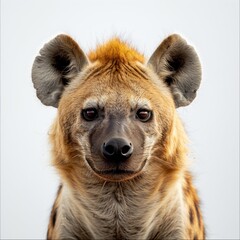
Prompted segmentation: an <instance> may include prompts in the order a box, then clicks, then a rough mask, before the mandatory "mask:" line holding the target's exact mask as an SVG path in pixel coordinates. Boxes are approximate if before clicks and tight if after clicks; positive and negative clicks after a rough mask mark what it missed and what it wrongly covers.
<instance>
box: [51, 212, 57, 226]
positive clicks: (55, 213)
mask: <svg viewBox="0 0 240 240" xmlns="http://www.w3.org/2000/svg"><path fill="white" fill-rule="evenodd" d="M56 220H57V208H56V209H54V210H53V214H52V226H53V228H54V226H55V224H56Z"/></svg>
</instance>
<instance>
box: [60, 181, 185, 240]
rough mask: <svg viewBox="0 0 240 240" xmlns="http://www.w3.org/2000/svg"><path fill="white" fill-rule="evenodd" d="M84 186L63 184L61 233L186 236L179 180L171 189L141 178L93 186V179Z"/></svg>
mask: <svg viewBox="0 0 240 240" xmlns="http://www.w3.org/2000/svg"><path fill="white" fill-rule="evenodd" d="M169 187H170V186H169ZM82 189H86V190H85V191H84V192H82V191H76V190H73V189H72V188H69V187H67V186H66V185H64V186H63V188H62V196H61V205H60V209H61V217H62V218H63V222H64V226H63V227H62V237H65V238H67V237H69V236H70V235H71V234H72V233H73V232H74V233H75V235H76V236H85V237H86V238H89V237H90V238H93V239H101V238H102V239H103V238H105V239H106V238H112V239H120V238H123V237H124V238H129V239H131V238H138V239H146V238H152V237H153V236H154V235H156V234H159V232H161V235H156V236H157V237H158V238H165V237H171V238H175V237H177V238H179V237H182V236H183V230H182V229H183V224H184V223H183V219H182V218H181V216H182V215H184V207H183V206H184V203H183V196H182V187H181V184H180V183H179V181H176V182H172V186H171V190H170V191H168V190H167V191H166V189H164V188H163V186H160V185H159V188H158V189H157V188H156V189H152V183H151V185H150V184H149V183H148V182H143V181H142V179H141V178H138V179H136V180H134V181H129V182H123V183H113V182H104V183H103V184H99V183H98V184H95V185H94V187H93V184H92V183H91V184H89V186H87V185H86V186H84V187H83V188H82ZM143 202H144V205H143ZM156 216H157V217H156ZM106 236H107V237H106Z"/></svg>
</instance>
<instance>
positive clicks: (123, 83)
mask: <svg viewBox="0 0 240 240" xmlns="http://www.w3.org/2000/svg"><path fill="white" fill-rule="evenodd" d="M66 46H67V47H66ZM55 47H57V48H55ZM49 51H50V52H49ZM61 51H62V52H61ZM40 53H41V55H40V56H38V57H37V58H36V60H35V62H34V65H33V82H34V86H35V88H36V90H37V92H38V96H39V98H40V100H41V101H42V102H43V103H44V102H46V101H45V100H44V99H45V98H47V102H46V105H52V106H54V107H56V106H58V114H57V118H56V120H55V122H54V124H53V126H52V128H51V131H50V140H51V143H52V164H53V165H54V167H55V168H56V169H57V171H58V173H59V176H60V178H61V185H60V187H59V190H58V193H57V197H56V200H55V202H54V205H53V208H52V212H51V216H50V221H49V225H48V233H47V239H205V230H204V223H203V219H202V214H201V210H200V203H199V198H198V196H197V193H196V190H195V188H194V186H193V181H192V177H191V174H190V172H189V171H188V160H187V152H188V150H187V137H186V134H185V131H184V128H183V126H182V123H181V121H180V119H179V117H178V114H177V112H176V110H175V108H176V107H178V106H183V105H186V104H189V103H190V102H191V101H192V100H193V99H194V97H195V95H194V96H193V95H192V94H193V92H194V94H195V93H196V91H197V89H198V87H199V83H200V78H201V72H200V64H199V60H198V58H197V55H196V53H195V51H194V49H193V48H192V47H190V46H189V45H188V44H187V43H186V41H185V40H183V39H182V38H181V37H180V36H179V35H172V36H170V37H168V38H167V39H165V40H164V42H163V43H162V44H161V45H160V47H159V48H158V49H157V50H156V52H155V53H154V54H153V56H152V57H151V58H150V60H149V61H148V63H147V62H146V61H145V59H144V56H143V55H142V54H140V53H138V52H137V51H136V49H134V48H133V47H130V46H129V45H128V44H127V43H125V42H123V41H121V40H119V39H117V38H115V39H112V40H111V41H109V42H107V43H105V44H103V45H101V46H99V47H98V48H97V49H96V50H95V51H91V52H90V53H89V55H88V57H87V56H86V55H84V53H83V51H82V50H81V49H80V48H79V46H78V45H77V43H76V42H74V40H73V39H71V38H70V37H68V36H65V35H60V36H58V37H56V38H55V39H54V40H52V41H51V42H50V43H48V44H46V45H45V46H44V48H43V49H42V50H41V52H40ZM55 55H57V56H61V61H60V60H59V58H56V57H54V56H55ZM178 56H179V57H178ZM76 59H77V60H76ZM179 59H180V62H181V63H179ZM80 60H81V63H80V64H78V61H80ZM192 72H194V74H193V75H191V74H192ZM43 73H44V76H43V75H42V74H43ZM47 73H48V74H47ZM66 79H67V81H66ZM170 79H171V80H170ZM41 81H45V82H46V84H42V82H41ZM191 81H194V82H193V83H192V82H191ZM49 86H51V87H50V89H49ZM54 86H56V87H55V88H54ZM55 89H57V90H55ZM183 89H184V91H183ZM60 90H61V91H60ZM54 91H57V92H58V98H56V97H53V95H54V94H53V93H54ZM176 95H177V96H178V97H176ZM54 96H55V95H54ZM89 107H92V108H97V109H99V110H98V111H99V112H98V115H99V116H98V119H97V120H96V121H95V122H94V121H91V122H87V121H84V119H83V116H82V115H81V111H82V109H86V108H89ZM139 108H149V109H151V110H152V114H153V115H152V118H151V119H150V120H149V121H148V122H146V123H143V122H140V121H139V120H138V119H136V117H135V115H134V114H135V113H136V111H137V109H139ZM111 134H112V135H114V136H116V135H117V136H125V138H128V139H130V140H131V142H132V143H133V145H134V152H133V155H132V156H131V158H130V160H128V161H127V163H121V164H122V166H123V169H124V170H126V169H130V170H134V171H132V172H133V173H132V174H130V175H124V176H122V175H121V176H120V177H119V178H117V177H116V176H115V175H114V173H113V174H112V175H111V174H110V175H107V176H106V175H104V171H103V170H105V169H109V168H110V167H109V166H111V164H112V163H105V162H104V160H103V159H102V157H101V156H100V155H101V154H100V152H99V151H100V150H99V149H100V148H99V146H102V141H104V139H107V138H108V137H109V136H110V135H111ZM112 135H111V136H112Z"/></svg>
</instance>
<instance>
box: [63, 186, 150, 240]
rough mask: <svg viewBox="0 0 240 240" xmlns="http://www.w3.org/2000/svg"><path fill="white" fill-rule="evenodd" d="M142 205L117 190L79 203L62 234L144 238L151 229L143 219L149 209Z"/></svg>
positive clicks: (84, 237) (87, 236)
mask: <svg viewBox="0 0 240 240" xmlns="http://www.w3.org/2000/svg"><path fill="white" fill-rule="evenodd" d="M133 199H134V200H133ZM141 205H142V201H141V200H140V199H136V198H132V196H129V195H125V193H123V192H122V191H121V190H119V189H116V190H114V191H112V192H111V193H106V194H102V195H101V197H99V198H95V199H92V201H91V202H88V203H83V202H82V204H81V208H79V212H78V213H77V214H76V215H75V216H72V220H71V222H74V224H71V225H69V229H65V233H66V234H65V236H64V237H68V236H69V235H70V234H71V232H72V233H73V232H74V233H75V236H77V238H76V239H146V238H148V235H149V229H150V226H149V224H148V223H147V222H146V219H149V216H148V215H149V209H148V206H141ZM66 230H67V231H66Z"/></svg>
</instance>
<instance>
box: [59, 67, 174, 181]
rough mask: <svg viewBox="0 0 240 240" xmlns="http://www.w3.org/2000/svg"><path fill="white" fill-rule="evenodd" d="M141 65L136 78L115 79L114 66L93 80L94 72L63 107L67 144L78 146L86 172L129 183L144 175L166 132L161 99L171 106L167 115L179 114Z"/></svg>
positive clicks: (122, 75) (67, 97)
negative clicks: (152, 153) (157, 142)
mask: <svg viewBox="0 0 240 240" xmlns="http://www.w3.org/2000/svg"><path fill="white" fill-rule="evenodd" d="M138 65H139V66H138ZM138 65H137V64H136V65H135V66H134V68H131V71H135V72H134V74H135V76H134V75H133V74H132V72H131V71H129V72H126V70H125V71H123V72H122V71H121V72H120V73H119V74H118V73H115V74H114V73H112V74H111V72H112V71H113V72H114V68H115V67H113V66H111V68H108V67H106V69H104V70H102V71H101V74H99V73H98V76H93V77H92V78H91V77H90V78H89V75H90V76H91V74H92V72H91V71H89V74H87V75H86V77H85V79H82V80H80V79H79V78H76V79H75V80H74V81H75V83H76V85H75V86H74V87H69V89H68V91H66V93H65V94H64V95H63V97H62V100H61V101H60V103H59V114H60V121H61V122H60V124H61V125H62V126H63V129H64V132H65V134H66V139H68V141H69V142H72V143H75V144H76V146H75V148H76V149H77V148H79V152H81V155H82V157H83V159H84V161H86V164H87V166H88V167H90V168H91V169H92V170H93V171H94V172H95V173H96V174H97V175H99V176H100V177H102V178H104V179H106V180H126V179H128V178H132V177H134V176H136V175H137V174H138V173H140V172H141V171H142V170H143V168H144V166H145V165H146V164H147V161H148V159H149V156H150V155H151V149H152V147H153V145H154V143H155V142H156V140H157V138H159V137H160V136H161V133H162V128H163V127H164V124H163V122H164V121H165V120H164V118H165V117H163V116H164V115H166V113H165V114H164V113H161V109H162V111H164V110H165V109H164V108H165V107H164V106H161V105H163V104H161V98H162V99H164V97H165V99H166V100H165V101H167V100H168V101H169V102H170V103H172V104H169V105H170V106H169V108H168V110H167V111H168V112H169V113H168V114H171V112H173V110H174V104H173V102H172V100H171V98H170V97H169V96H168V94H165V95H166V96H164V95H163V94H161V92H160V91H158V90H157V89H155V87H154V86H153V84H152V82H151V81H150V80H149V79H150V77H149V76H148V75H147V71H146V70H145V69H144V67H143V66H141V65H140V64H138ZM95 67H96V66H95ZM95 67H94V71H96V70H95ZM108 71H109V72H108ZM137 71H140V72H141V74H138V72H137ZM151 89H152V90H151ZM166 93H168V92H167V91H166ZM159 95H160V96H159ZM161 95H163V96H162V97H161ZM154 96H157V97H154ZM66 103H67V105H68V106H66ZM70 106H71V107H70ZM66 126H67V127H66ZM69 128H70V130H69V131H68V130H66V129H69ZM73 129H74V130H73ZM66 131H67V132H66Z"/></svg>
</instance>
